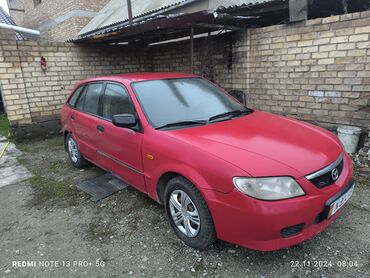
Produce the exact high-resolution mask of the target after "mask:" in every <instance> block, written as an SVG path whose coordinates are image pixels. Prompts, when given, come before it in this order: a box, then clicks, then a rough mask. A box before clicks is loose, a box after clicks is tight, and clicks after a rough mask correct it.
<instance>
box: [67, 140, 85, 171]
mask: <svg viewBox="0 0 370 278" xmlns="http://www.w3.org/2000/svg"><path fill="white" fill-rule="evenodd" d="M65 144H66V150H67V152H68V156H69V160H70V161H71V163H72V165H73V166H74V167H76V168H79V169H81V168H84V167H85V166H86V165H88V164H89V162H88V161H87V160H86V159H85V158H84V157H83V155H82V154H81V152H80V149H79V147H78V144H77V142H76V139H75V138H74V137H73V135H72V133H68V135H67V137H66V141H65Z"/></svg>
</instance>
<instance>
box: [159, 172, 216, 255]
mask: <svg viewBox="0 0 370 278" xmlns="http://www.w3.org/2000/svg"><path fill="white" fill-rule="evenodd" d="M165 209H166V214H167V217H168V220H169V222H170V225H171V227H172V229H173V230H174V232H175V234H176V235H177V236H178V237H179V238H180V239H181V240H182V241H184V242H185V244H186V245H188V246H190V247H193V248H197V249H205V248H207V247H208V246H209V245H211V244H212V243H213V242H214V241H215V240H216V233H215V228H214V225H213V220H212V216H211V214H210V212H209V209H208V206H207V204H206V202H205V200H204V199H203V197H202V195H201V194H200V193H199V191H198V190H197V189H196V188H195V187H194V185H193V184H192V183H191V182H189V181H188V180H187V179H185V178H183V177H180V176H179V177H175V178H173V179H172V180H170V181H169V183H168V185H167V187H166V190H165Z"/></svg>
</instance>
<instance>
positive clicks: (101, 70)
mask: <svg viewBox="0 0 370 278" xmlns="http://www.w3.org/2000/svg"><path fill="white" fill-rule="evenodd" d="M279 1H280V0H279ZM281 2H284V1H283V0H281ZM248 8H249V7H248ZM170 19H171V18H170ZM161 20H162V19H161ZM152 25H153V24H152ZM156 26H157V25H155V24H154V28H156ZM369 26H370V11H363V12H354V13H347V14H342V15H335V16H329V17H323V18H316V19H310V20H303V21H300V22H293V23H292V22H287V23H284V24H278V25H272V26H266V27H258V28H244V29H239V30H238V31H234V32H226V33H223V34H218V35H215V36H210V37H207V36H206V37H200V38H196V39H195V40H194V47H193V54H194V56H193V59H190V53H189V49H191V47H189V46H190V41H189V40H183V41H177V42H170V43H165V44H150V43H149V44H146V45H144V44H143V43H136V44H135V43H128V44H126V43H119V44H115V45H112V43H100V44H94V43H93V42H90V43H62V42H59V43H50V42H43V41H38V42H36V41H21V42H16V41H15V40H14V33H12V32H10V31H6V30H2V29H0V86H1V88H2V92H3V99H4V102H5V105H6V111H7V114H8V118H9V120H10V122H11V124H12V125H13V127H14V129H15V131H16V134H17V133H18V134H19V136H24V135H27V134H28V133H30V132H34V133H36V132H41V133H44V132H45V131H46V130H54V131H55V130H58V123H59V111H60V107H61V105H62V104H63V102H64V101H65V99H66V97H67V95H68V94H69V93H70V90H71V89H72V86H73V84H74V83H75V82H77V81H78V80H81V79H85V78H88V77H92V76H96V75H107V74H114V73H125V72H136V71H177V72H189V71H190V69H191V64H193V70H194V73H196V74H201V75H203V76H206V77H208V78H210V79H212V80H214V81H215V82H216V83H218V84H220V85H221V86H223V87H224V88H226V89H227V90H241V91H243V92H244V93H245V95H246V96H247V105H248V106H250V107H254V108H257V109H261V110H264V111H269V112H273V113H277V114H282V115H287V116H290V117H295V118H298V119H302V120H307V121H310V122H313V123H316V124H320V125H322V126H325V127H329V128H333V127H336V126H337V125H339V124H348V125H356V126H360V127H362V128H363V130H364V131H365V130H367V131H368V130H370V66H369V64H370V40H369V36H370V27H369ZM151 27H153V26H151ZM127 30H128V31H127ZM129 30H130V29H129V28H128V29H125V30H124V34H125V35H127V34H129ZM114 34H118V33H117V30H115V32H114ZM118 35H120V34H118ZM120 36H121V35H120ZM91 38H92V39H94V38H98V39H102V38H103V39H104V37H102V36H100V35H95V34H93V35H92V37H91ZM148 38H150V36H145V37H143V39H148ZM83 39H85V38H83ZM135 39H136V40H137V38H136V37H135ZM41 56H43V57H45V58H46V61H47V64H48V69H47V70H46V71H45V72H44V71H42V70H41V68H40V57H41ZM40 127H41V128H40Z"/></svg>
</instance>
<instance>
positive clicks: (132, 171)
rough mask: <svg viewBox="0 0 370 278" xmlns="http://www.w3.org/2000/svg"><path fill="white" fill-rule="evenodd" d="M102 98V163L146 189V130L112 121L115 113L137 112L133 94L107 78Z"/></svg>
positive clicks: (136, 185)
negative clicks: (142, 151) (144, 148)
mask: <svg viewBox="0 0 370 278" xmlns="http://www.w3.org/2000/svg"><path fill="white" fill-rule="evenodd" d="M102 99H103V103H102V111H101V119H100V120H99V123H98V125H99V129H100V130H99V147H98V161H99V164H100V165H102V167H103V168H105V169H109V170H111V171H112V172H113V173H115V174H116V175H118V176H119V177H120V178H122V179H123V180H124V181H126V182H127V183H129V184H130V185H132V186H134V187H136V188H137V189H139V190H141V191H143V192H146V187H145V179H144V175H143V164H142V158H141V155H142V154H141V145H142V141H143V133H142V132H141V131H140V130H139V128H138V129H137V130H136V131H135V130H132V129H129V128H122V127H117V126H115V125H113V124H112V118H113V116H114V115H118V114H135V115H136V112H135V108H134V105H133V103H132V101H131V98H130V95H129V93H128V91H127V89H126V88H125V87H124V86H123V85H122V84H119V83H111V82H107V84H106V87H105V92H104V95H103V98H102ZM139 125H140V123H139V124H138V126H139Z"/></svg>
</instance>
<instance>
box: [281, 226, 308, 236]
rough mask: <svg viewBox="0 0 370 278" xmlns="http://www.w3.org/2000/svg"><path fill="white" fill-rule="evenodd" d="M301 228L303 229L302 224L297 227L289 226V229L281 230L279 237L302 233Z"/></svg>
mask: <svg viewBox="0 0 370 278" xmlns="http://www.w3.org/2000/svg"><path fill="white" fill-rule="evenodd" d="M302 228H303V223H302V224H298V225H294V226H290V227H286V228H284V229H281V231H280V235H281V236H282V237H290V236H294V235H297V234H299V233H300V232H301V231H302Z"/></svg>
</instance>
